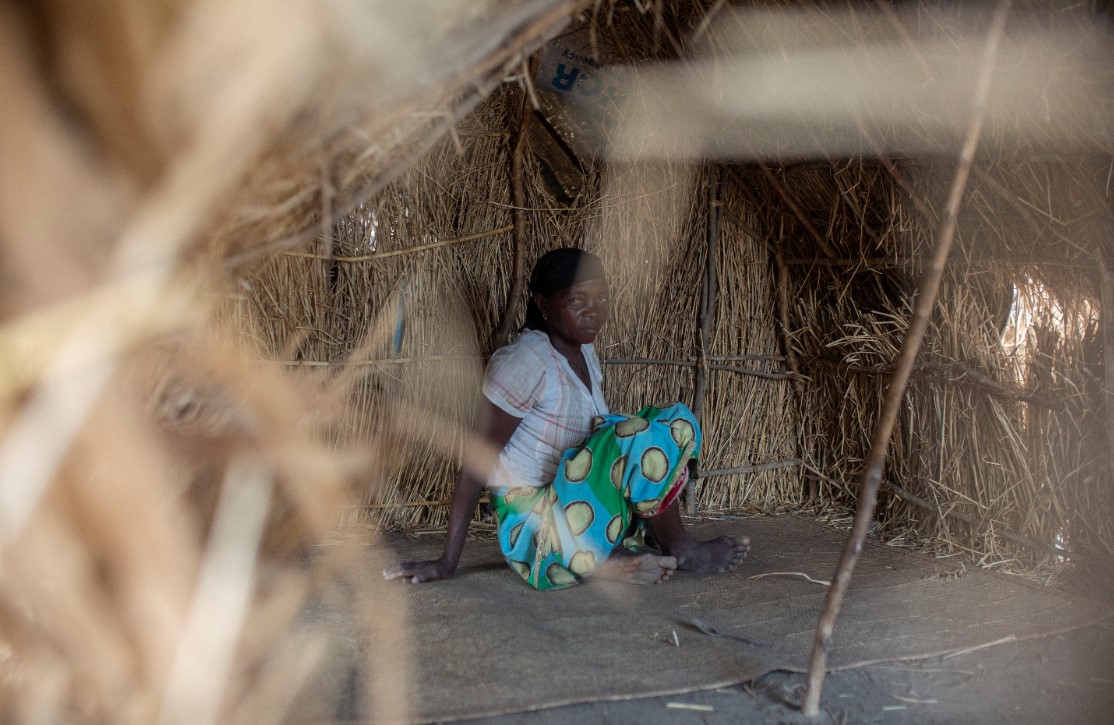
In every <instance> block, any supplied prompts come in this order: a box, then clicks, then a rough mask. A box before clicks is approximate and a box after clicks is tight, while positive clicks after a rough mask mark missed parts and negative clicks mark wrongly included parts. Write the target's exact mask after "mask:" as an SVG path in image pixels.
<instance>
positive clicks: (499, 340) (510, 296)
mask: <svg viewBox="0 0 1114 725" xmlns="http://www.w3.org/2000/svg"><path fill="white" fill-rule="evenodd" d="M531 65H532V62H531V64H530V65H528V66H527V68H526V78H527V82H529V78H530V66H531ZM533 117H534V113H533V108H532V107H531V105H530V94H529V93H528V89H523V92H522V108H521V109H519V120H518V136H517V137H516V138H515V142H514V150H513V151H512V152H511V203H512V204H513V205H514V262H513V264H512V266H511V289H510V292H508V293H507V304H506V306H505V307H504V308H503V318H502V319H501V320H500V321H499V327H498V328H496V330H495V338H494V345H495V347H496V348H499V347H502V346H503V345H506V344H507V341H508V340H509V339H510V337H511V330H512V329H513V328H514V321H515V317H516V316H517V315H518V307H519V305H520V304H521V303H522V299H521V298H522V289H523V288H524V287H525V286H526V190H525V189H524V188H523V186H522V157H523V155H524V154H525V152H526V135H527V131H528V130H529V128H530V119H531V118H533Z"/></svg>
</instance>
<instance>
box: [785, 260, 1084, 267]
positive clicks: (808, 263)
mask: <svg viewBox="0 0 1114 725" xmlns="http://www.w3.org/2000/svg"><path fill="white" fill-rule="evenodd" d="M785 264H786V265H787V266H790V267H801V266H804V267H862V268H863V269H909V268H912V267H916V266H917V265H918V264H919V263H918V262H917V261H916V260H908V261H901V260H893V259H888V258H886V257H859V258H857V259H828V258H826V257H790V258H789V259H786V260H785ZM983 264H985V265H987V266H998V265H1003V264H1011V265H1028V264H1031V265H1034V266H1037V265H1039V266H1042V267H1068V268H1071V269H1091V268H1092V267H1093V266H1094V262H1093V261H1091V260H1086V261H1084V260H1079V261H1072V260H1070V259H1052V258H1046V257H970V258H965V259H964V260H963V266H965V267H967V266H972V265H983Z"/></svg>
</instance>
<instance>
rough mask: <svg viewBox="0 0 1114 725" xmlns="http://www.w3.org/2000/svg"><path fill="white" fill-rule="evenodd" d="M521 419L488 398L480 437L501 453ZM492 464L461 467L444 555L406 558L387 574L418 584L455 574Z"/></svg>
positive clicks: (450, 512)
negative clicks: (476, 468)
mask: <svg viewBox="0 0 1114 725" xmlns="http://www.w3.org/2000/svg"><path fill="white" fill-rule="evenodd" d="M520 422H521V421H520V419H519V418H515V417H514V416H513V415H510V414H508V413H505V412H503V411H502V410H500V409H499V408H497V407H496V406H495V405H493V404H492V403H491V402H487V404H486V406H485V408H484V410H483V422H482V423H481V425H480V426H479V431H480V437H481V438H482V440H483V441H484V442H485V443H487V444H488V445H489V446H490V447H491V448H492V449H493V450H494V452H495V453H496V454H498V452H499V451H501V450H503V448H504V447H505V446H506V445H507V442H508V441H510V439H511V436H512V435H514V432H515V430H516V429H517V428H518V424H519V423H520ZM492 465H494V461H492V460H490V459H488V463H487V464H485V465H484V474H483V475H482V476H479V475H476V474H475V473H473V472H472V471H470V470H469V469H468V466H462V467H461V469H460V473H459V474H458V475H457V479H456V484H455V485H454V486H453V495H452V502H451V503H450V504H449V529H448V533H447V534H446V536H445V548H444V550H443V551H442V552H441V558H440V559H434V560H433V561H404V562H402V563H400V564H398V565H397V566H393V567H391V568H390V569H387V570H386V571H384V572H383V576H384V577H385V578H387V579H409V580H410V581H412V582H414V583H415V584H417V583H421V582H430V581H437V580H439V579H448V578H449V577H451V576H452V575H453V573H454V572H455V571H456V567H457V564H458V563H459V562H460V552H461V551H462V550H463V549H464V539H465V537H466V536H467V534H468V524H469V523H470V522H471V521H472V513H473V512H474V511H475V510H476V504H477V503H478V502H479V500H480V494H481V493H483V489H484V485H485V484H486V483H487V476H488V474H489V473H490V470H491V466H492Z"/></svg>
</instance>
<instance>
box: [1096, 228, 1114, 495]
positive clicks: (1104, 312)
mask: <svg viewBox="0 0 1114 725" xmlns="http://www.w3.org/2000/svg"><path fill="white" fill-rule="evenodd" d="M1096 256H1097V260H1096V261H1097V262H1098V265H1099V284H1100V287H1101V294H1102V297H1101V299H1100V300H1099V319H1100V320H1102V353H1103V371H1104V373H1105V374H1104V375H1103V381H1102V383H1103V390H1104V395H1103V406H1104V407H1105V408H1106V455H1107V466H1109V471H1108V472H1109V474H1110V476H1111V477H1112V478H1114V284H1112V283H1111V280H1110V268H1109V267H1107V265H1108V264H1109V263H1110V260H1108V259H1107V258H1106V255H1105V254H1103V252H1102V250H1101V249H1100V250H1099V252H1098V254H1097V255H1096Z"/></svg>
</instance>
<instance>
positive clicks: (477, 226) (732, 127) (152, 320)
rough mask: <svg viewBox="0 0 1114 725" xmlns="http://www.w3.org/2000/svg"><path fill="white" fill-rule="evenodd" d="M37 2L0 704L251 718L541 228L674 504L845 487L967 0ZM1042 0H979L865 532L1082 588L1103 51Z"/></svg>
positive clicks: (1111, 557)
mask: <svg viewBox="0 0 1114 725" xmlns="http://www.w3.org/2000/svg"><path fill="white" fill-rule="evenodd" d="M71 5H72V4H70V3H63V2H60V1H51V2H44V3H38V4H26V3H11V2H4V3H0V92H2V94H3V97H4V98H5V103H4V108H3V110H0V260H2V263H0V274H2V278H3V282H4V284H3V285H2V286H0V290H2V291H0V313H2V314H3V315H4V320H5V325H4V328H3V330H2V331H0V373H2V374H0V381H2V383H3V397H2V399H0V400H2V402H0V429H2V430H3V440H2V446H0V515H2V517H3V518H2V522H0V534H2V537H0V546H2V547H3V554H4V559H3V563H4V566H3V568H2V570H0V621H2V622H4V625H5V626H4V628H3V629H2V630H0V631H3V632H5V633H10V634H4V635H3V636H2V638H0V640H2V641H0V647H6V648H8V650H10V651H12V652H16V653H17V656H16V660H17V664H18V666H19V667H18V668H17V669H16V670H15V672H16V674H14V675H11V677H8V678H7V679H4V680H2V681H0V693H2V694H3V697H0V703H2V704H0V716H2V717H3V718H4V719H11V720H14V721H20V720H24V719H28V718H30V717H31V716H32V715H34V713H41V712H43V711H42V710H40V709H36V708H39V707H41V706H42V704H43V703H47V706H48V707H53V708H55V710H52V711H51V712H57V713H61V715H60V716H59V717H60V718H63V719H64V718H65V717H69V718H73V719H88V720H96V719H103V720H109V721H114V722H126V721H132V720H136V721H146V720H149V719H151V718H152V717H154V716H157V714H158V713H159V712H160V711H161V712H163V713H167V712H185V713H190V717H191V718H192V717H193V716H194V715H196V716H197V717H196V718H194V719H193V720H192V721H198V720H204V719H206V718H213V717H216V713H218V712H219V713H221V714H222V716H223V715H227V718H226V719H230V720H234V719H246V720H252V721H259V720H260V719H263V720H266V719H273V720H278V719H281V718H282V712H283V710H282V708H281V706H279V705H274V703H275V702H277V701H278V700H277V699H274V698H271V699H269V698H268V693H270V694H272V695H273V694H274V693H275V692H282V691H284V689H289V688H291V687H292V685H291V681H290V679H289V677H291V675H289V673H278V672H271V671H269V670H267V669H266V668H265V667H262V666H261V665H262V663H265V662H267V661H269V660H268V658H269V657H271V656H273V655H274V654H275V653H276V652H278V651H280V650H284V648H285V649H286V650H288V649H290V648H299V647H304V646H306V643H305V642H302V641H300V640H297V641H296V640H295V639H294V638H293V635H291V634H290V633H289V629H288V625H289V623H290V621H291V618H292V616H293V614H294V612H296V611H297V608H298V605H299V604H300V603H302V602H303V601H304V600H305V598H306V597H308V596H310V595H311V594H312V593H313V592H314V591H315V590H316V588H317V587H320V586H321V583H322V582H323V581H325V580H327V579H328V578H329V577H331V576H341V577H342V576H343V571H344V567H345V563H346V554H345V553H344V552H345V551H346V549H345V547H335V548H334V549H329V553H327V554H325V555H322V556H320V557H318V558H315V559H314V560H313V566H311V567H308V568H307V567H302V566H301V564H300V562H301V560H302V557H303V556H304V555H305V554H306V552H307V551H309V550H311V548H312V547H314V546H315V545H318V544H320V543H321V542H322V541H325V540H331V539H330V537H335V536H336V535H337V524H338V523H349V524H350V523H362V522H368V521H371V522H374V523H376V524H377V525H381V526H386V527H394V528H404V529H409V530H414V529H430V528H432V529H436V528H437V527H439V526H441V525H442V524H443V522H444V516H445V508H444V506H443V505H442V504H443V503H444V502H445V500H446V499H447V498H448V495H449V491H450V488H451V484H452V479H453V476H454V473H455V471H456V469H457V468H458V467H459V465H460V463H461V461H462V460H469V461H471V460H473V459H475V458H478V457H482V454H483V452H482V451H479V450H478V449H477V447H476V446H474V445H472V442H471V441H470V440H469V430H470V427H471V423H472V418H473V416H474V413H475V410H476V406H477V396H478V381H479V379H480V375H481V372H482V368H483V363H484V360H485V356H486V355H488V354H490V352H491V351H492V350H493V349H494V348H495V347H496V346H497V344H498V343H499V342H500V341H501V339H502V333H504V332H507V331H511V332H512V333H513V329H514V328H515V326H516V325H517V323H518V321H519V320H520V317H521V314H522V312H521V311H522V302H523V300H524V297H525V291H524V290H523V288H522V285H521V281H522V275H523V272H524V270H525V269H528V265H529V264H530V263H531V260H532V259H533V258H535V257H536V256H537V255H538V254H539V253H541V252H542V251H544V250H546V249H549V248H552V247H555V246H562V245H576V246H583V247H586V248H589V249H592V250H595V251H597V252H599V253H600V254H601V255H602V256H603V257H604V259H605V261H606V263H607V264H608V267H609V269H610V271H611V275H612V285H613V287H614V292H615V294H614V297H615V300H616V302H615V305H614V310H613V320H612V322H611V323H610V324H609V325H608V328H607V329H606V330H605V332H604V333H603V335H601V338H600V349H601V352H602V356H603V358H604V360H605V363H607V368H606V374H607V383H606V385H607V390H606V393H607V396H608V399H609V402H610V405H611V407H612V408H613V409H615V410H633V409H637V408H639V407H641V406H642V405H644V404H646V403H653V402H657V401H659V400H664V399H670V400H672V399H680V400H683V401H685V402H688V403H690V404H692V405H693V406H694V407H696V408H698V409H699V412H700V415H701V417H702V420H703V422H704V426H705V430H706V434H707V443H706V447H705V456H704V459H703V460H702V461H701V469H702V472H703V478H702V479H701V481H700V483H699V486H698V488H697V498H698V503H699V506H700V508H701V509H702V510H705V511H709V510H710V511H721V510H729V509H730V510H738V509H741V508H760V509H766V510H770V509H787V508H792V509H799V510H811V511H813V512H814V513H817V514H819V515H825V516H839V515H841V514H842V513H844V512H845V511H846V509H847V507H848V506H849V505H850V504H851V503H852V502H853V501H854V500H855V499H856V497H857V488H858V485H859V484H858V477H859V475H860V472H861V468H862V461H863V458H864V457H865V455H866V451H867V449H868V448H869V446H870V437H871V431H872V429H873V426H874V423H875V421H876V419H877V416H878V411H879V408H880V407H881V401H882V396H883V393H884V389H885V386H886V384H887V380H888V379H889V376H890V374H891V372H892V366H893V364H894V359H895V356H896V351H897V350H898V348H899V346H900V345H901V341H902V339H903V334H904V332H905V330H906V329H907V325H908V318H909V310H910V309H911V306H912V300H913V294H914V291H915V286H916V281H917V279H918V277H919V275H920V273H921V271H922V269H923V259H924V252H925V249H926V248H927V247H928V246H929V245H930V243H931V242H932V240H933V238H934V235H935V233H936V231H937V229H938V228H939V226H940V225H941V224H942V223H943V217H944V207H945V199H946V196H947V193H948V189H949V185H950V182H951V179H952V174H953V169H954V166H955V159H956V158H957V155H958V149H959V145H960V143H961V140H962V138H963V136H964V134H965V133H966V132H967V130H969V124H970V117H971V103H970V100H969V99H970V98H971V97H972V96H973V94H974V88H973V86H974V77H975V74H974V73H973V72H972V69H974V68H978V67H981V64H982V62H983V60H982V57H983V56H982V55H981V54H982V52H983V38H984V36H985V32H986V27H987V23H988V17H987V12H986V10H985V9H983V8H976V9H975V10H970V9H967V10H961V9H957V8H954V7H941V6H939V5H938V4H936V3H929V2H916V3H902V4H898V5H891V4H888V3H883V4H881V6H880V8H879V7H875V5H874V4H873V3H872V4H854V3H852V4H847V3H826V2H815V3H808V4H805V5H804V6H802V5H801V4H800V3H795V2H794V3H787V2H768V3H746V2H739V3H727V2H722V1H719V0H707V1H700V0H654V1H653V2H651V1H649V0H630V1H627V0H606V1H597V2H573V1H572V0H517V1H516V2H494V1H491V2H486V1H485V2H467V3H454V4H446V3H443V2H437V1H435V0H428V2H425V1H423V2H411V3H405V4H399V3H391V2H386V1H383V2H367V1H366V0H361V1H359V2H357V1H356V0H324V1H322V0H314V1H313V2H308V1H307V0H283V1H282V2H273V1H272V2H262V0H237V1H236V2H228V1H227V0H223V1H217V0H194V1H188V0H180V1H173V0H163V1H161V2H157V3H151V2H135V1H132V0H112V1H109V2H104V3H98V4H94V5H90V6H89V7H86V6H85V5H81V6H80V7H71ZM1076 5H1077V4H1075V3H1057V2H1031V3H1016V4H1015V6H1014V10H1013V13H1012V15H1011V18H1010V24H1009V27H1008V30H1007V34H1006V35H1007V38H1008V42H1006V43H1004V44H1003V46H1002V48H1000V49H999V52H998V56H997V62H996V63H997V64H996V66H995V71H996V74H997V75H996V78H997V81H996V83H995V84H992V85H991V89H990V92H989V94H988V97H989V101H988V104H987V109H988V110H987V120H986V126H985V130H984V132H983V134H981V137H980V146H979V152H978V154H977V155H976V158H975V164H974V171H973V174H972V176H971V179H970V182H969V184H968V186H967V190H966V193H965V195H964V198H963V203H962V206H961V209H960V213H959V217H958V222H957V226H956V230H957V239H956V248H955V250H954V252H953V254H952V257H951V260H950V262H949V264H948V267H947V270H946V275H945V279H944V283H943V286H942V289H941V296H940V301H939V303H938V305H937V307H936V309H935V312H934V314H933V316H932V318H931V323H930V327H929V331H928V335H927V338H926V341H925V345H924V348H923V351H922V354H921V356H920V357H919V359H918V363H917V366H916V369H915V371H914V374H913V377H912V382H911V388H910V391H909V394H908V396H907V398H906V400H905V402H904V403H903V407H902V411H901V414H900V419H899V425H898V427H897V430H896V433H895V437H894V443H893V446H892V448H891V451H890V456H889V459H888V466H887V472H886V485H885V486H884V487H883V500H882V503H881V507H880V509H879V511H878V514H877V518H878V526H877V529H876V530H877V533H878V534H879V535H881V536H883V537H885V538H887V539H888V540H890V541H892V542H894V543H896V544H901V543H906V542H911V541H916V542H919V543H921V544H927V545H929V546H933V547H935V548H937V549H938V550H940V551H942V552H948V553H952V552H961V553H963V554H964V555H965V556H967V557H969V558H970V559H971V560H972V561H975V562H978V563H980V564H983V565H989V566H999V567H1004V568H1007V569H1010V570H1013V571H1027V572H1041V573H1044V574H1049V575H1056V576H1059V575H1061V574H1065V573H1071V572H1078V573H1082V574H1084V576H1085V577H1086V578H1088V579H1090V580H1092V581H1099V580H1101V579H1103V577H1109V575H1110V572H1111V567H1110V562H1111V561H1114V528H1112V526H1114V525H1112V524H1111V521H1114V486H1112V485H1111V483H1112V481H1111V478H1112V476H1111V470H1112V462H1111V455H1112V454H1111V451H1112V450H1114V442H1112V440H1111V437H1110V436H1111V431H1114V423H1112V420H1111V415H1112V413H1111V411H1112V410H1114V405H1111V404H1110V390H1111V385H1110V383H1109V380H1108V377H1107V376H1108V371H1109V369H1110V366H1111V365H1114V360H1112V358H1111V352H1110V351H1111V350H1112V349H1114V343H1110V342H1109V338H1110V337H1111V336H1112V335H1114V330H1112V329H1111V316H1110V313H1109V310H1110V309H1111V308H1112V305H1114V299H1112V295H1114V293H1112V292H1111V289H1112V287H1111V281H1110V280H1111V272H1112V268H1111V262H1110V260H1111V259H1112V258H1114V247H1112V246H1111V242H1110V240H1111V239H1112V238H1114V236H1112V235H1111V227H1112V226H1114V203H1112V200H1111V186H1110V184H1111V168H1114V166H1112V164H1114V160H1112V156H1114V152H1112V149H1114V143H1112V141H1114V132H1112V129H1111V127H1110V123H1111V119H1112V118H1114V114H1111V113H1110V110H1111V109H1110V104H1111V99H1112V98H1114V94H1112V93H1111V80H1112V79H1111V73H1110V69H1111V68H1114V64H1112V63H1110V60H1111V58H1110V50H1109V48H1110V47H1114V45H1112V44H1110V43H1109V42H1108V41H1109V37H1108V36H1109V28H1108V27H1107V25H1105V24H1104V22H1106V21H1103V20H1102V19H1100V18H1097V17H1096V16H1095V15H1093V14H1091V13H1089V12H1088V11H1087V10H1086V9H1083V8H1079V7H1076ZM1069 6H1071V7H1069ZM555 62H556V63H562V62H563V63H565V66H564V70H563V71H558V70H557V68H556V65H555ZM575 64H579V65H578V66H576V67H578V68H579V72H580V73H582V74H583V75H580V76H578V78H579V80H578V81H577V83H580V85H579V86H576V85H575V84H573V85H572V86H569V85H568V84H569V83H570V82H571V81H569V79H568V76H569V74H570V72H571V69H572V67H574V65H575ZM547 74H549V75H547ZM559 77H563V80H560V81H559V82H558V83H557V86H560V85H562V84H564V85H565V86H568V87H565V88H561V87H556V86H554V81H557V80H558V78H559ZM577 88H579V90H576V89H577ZM599 89H604V90H607V89H613V90H614V89H617V90H615V92H610V91H608V92H603V91H601V90H599ZM121 522H126V525H122V524H121ZM360 531H361V532H362V531H363V529H360ZM367 535H370V534H367ZM364 536H365V534H363V533H361V538H362V537H364ZM257 551H258V552H260V554H259V558H258V559H257V558H256V557H257V555H256V552H257ZM222 557H224V558H222ZM213 562H218V563H220V562H223V565H227V566H230V567H232V568H231V569H228V570H227V571H226V572H225V573H226V574H227V575H228V577H229V578H228V581H235V582H239V584H237V585H236V586H233V587H231V588H230V589H228V590H227V591H224V593H223V594H221V595H220V596H226V597H228V598H229V599H225V600H221V599H220V596H218V595H217V594H214V592H215V591H217V590H216V589H213V590H205V591H202V588H200V587H199V588H196V589H195V588H194V587H193V586H192V583H193V582H194V580H195V578H200V579H204V576H206V574H205V572H210V573H211V572H213V571H215V570H213V569H212V568H211V567H212V566H215V564H213ZM207 567H208V568H207ZM261 567H263V568H261ZM264 569H265V571H266V572H267V573H268V574H269V576H268V577H267V579H266V581H267V585H266V586H265V587H262V589H261V590H259V591H252V589H251V587H250V586H249V585H248V584H247V583H245V582H250V581H251V575H252V573H253V572H255V573H256V574H259V572H260V571H263V570H264ZM45 570H52V571H54V572H55V574H54V575H53V576H52V577H50V578H49V581H45V580H44V579H43V577H42V572H43V571H45ZM230 572H231V573H230ZM218 574H219V572H218ZM211 576H216V577H217V579H216V580H219V578H220V577H219V576H218V575H217V574H211ZM1112 578H1114V577H1112ZM200 579H199V580H200ZM216 580H211V581H216ZM205 581H210V580H205ZM47 584H49V586H47ZM218 589H219V587H218ZM359 595H360V596H364V597H365V598H366V601H368V602H369V603H370V605H374V603H375V602H376V601H378V600H377V599H376V597H378V596H380V594H379V593H377V592H374V591H368V592H360V593H359ZM214 597H215V598H214ZM218 600H219V601H224V602H225V604H228V603H229V602H231V604H229V605H228V607H226V611H231V612H240V613H241V614H243V613H245V612H246V613H248V614H250V616H248V615H244V618H242V619H240V620H237V621H235V622H231V621H230V622H229V623H228V627H229V629H228V630H227V631H223V630H222V631H215V630H213V631H208V632H207V633H206V632H201V634H199V630H198V629H197V628H198V627H199V626H200V625H199V624H198V622H200V621H203V618H200V617H201V615H200V614H198V615H191V612H202V613H204V612H205V611H207V610H206V607H212V606H214V602H218ZM199 618H200V619H199ZM381 624H382V623H381ZM389 624H390V623H386V624H382V626H384V627H385V628H386V629H390V627H389V626H388V625H389ZM241 625H243V628H241ZM202 635H204V636H202ZM183 642H195V643H196V644H195V645H190V647H202V648H205V647H207V648H210V649H209V650H207V651H209V652H210V653H216V656H215V659H213V660H211V661H219V662H221V663H224V666H223V668H221V667H216V668H212V671H206V672H199V671H195V670H192V669H190V667H189V663H190V662H191V661H193V660H192V659H191V657H193V656H194V655H196V652H193V651H192V650H190V647H186V646H184V645H182V643H183ZM20 668H22V669H20ZM20 672H23V673H40V674H41V673H44V672H45V673H50V674H51V676H50V677H31V676H30V675H28V676H27V677H25V678H24V679H21V675H20V674H19V673H20ZM388 680H389V678H387V679H385V680H384V681H383V682H382V683H380V684H381V686H382V687H383V688H384V690H385V691H387V692H389V691H390V689H391V686H392V685H391V682H389V681H388ZM395 684H398V683H395ZM399 688H402V685H401V684H400V685H399ZM400 691H401V689H400ZM382 701H383V702H386V703H388V705H385V706H384V707H386V708H387V710H390V708H391V707H395V708H396V709H395V710H392V711H390V712H387V711H384V713H380V714H381V715H382V716H383V717H388V718H389V717H401V718H404V717H405V714H406V713H405V703H404V702H403V701H402V700H399V699H397V698H396V699H394V700H392V699H391V698H389V697H387V698H385V699H383V700H382ZM392 702H393V703H394V705H391V704H390V703H392ZM264 705H266V707H265V706H264ZM272 706H273V711H272V710H267V707H272ZM264 711H266V713H267V714H265V715H264V716H262V717H259V714H260V713H261V712H264Z"/></svg>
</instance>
